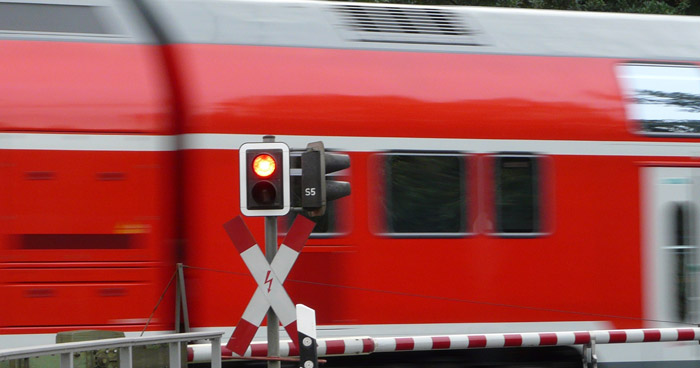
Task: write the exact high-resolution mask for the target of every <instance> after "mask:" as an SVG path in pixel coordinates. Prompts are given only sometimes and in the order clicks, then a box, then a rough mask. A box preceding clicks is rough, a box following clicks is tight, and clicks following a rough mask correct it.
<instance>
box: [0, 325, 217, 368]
mask: <svg viewBox="0 0 700 368" xmlns="http://www.w3.org/2000/svg"><path fill="white" fill-rule="evenodd" d="M223 334H224V332H223V331H215V332H188V333H179V334H169V335H156V336H145V337H121V338H116V339H103V340H93V341H79V342H68V343H62V344H53V345H41V346H30V347H23V348H15V349H5V350H0V362H4V361H8V360H15V359H25V358H33V357H38V356H44V355H60V361H61V366H60V367H61V368H73V354H75V353H80V352H84V351H91V350H104V349H118V350H119V368H133V359H132V349H133V347H134V346H143V345H156V344H168V345H169V362H170V364H169V367H170V368H181V367H182V364H181V363H182V350H181V348H180V346H181V343H182V342H188V341H197V340H209V344H202V345H201V346H209V345H210V350H209V351H208V354H211V355H210V359H208V361H209V360H211V366H212V368H221V337H222V336H223Z"/></svg>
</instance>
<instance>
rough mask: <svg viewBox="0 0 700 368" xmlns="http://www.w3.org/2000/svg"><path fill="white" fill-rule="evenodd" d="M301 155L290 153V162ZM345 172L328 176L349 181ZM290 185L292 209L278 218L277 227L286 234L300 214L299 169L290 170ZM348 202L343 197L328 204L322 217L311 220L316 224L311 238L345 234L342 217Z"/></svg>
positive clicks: (296, 152)
mask: <svg viewBox="0 0 700 368" xmlns="http://www.w3.org/2000/svg"><path fill="white" fill-rule="evenodd" d="M301 153H302V151H298V150H295V151H292V152H290V156H291V160H292V161H295V160H297V159H300V157H301ZM347 172H348V171H347V170H342V171H339V172H337V173H332V174H330V175H331V176H332V177H333V178H334V179H335V180H341V181H349V180H350V178H349V177H348V174H347ZM290 185H291V188H292V190H291V192H292V193H291V196H292V198H291V205H292V209H291V210H290V211H289V214H288V215H287V216H282V217H280V218H279V221H278V226H279V229H280V230H281V232H282V233H286V231H287V230H289V227H290V226H291V225H292V223H293V222H294V219H295V218H296V217H297V216H298V215H299V213H301V209H300V207H301V189H299V188H301V169H292V170H291V173H290ZM295 188H296V189H295ZM348 201H349V197H344V198H340V199H337V200H335V201H331V202H328V203H327V205H326V212H325V213H324V214H323V215H322V216H319V217H314V218H312V220H313V221H315V222H316V226H315V227H314V229H313V231H312V232H311V238H331V237H336V236H341V235H343V234H345V233H347V232H348V230H349V229H348V226H349V224H348V222H347V221H345V219H346V218H347V217H348V216H343V214H346V212H347V208H348Z"/></svg>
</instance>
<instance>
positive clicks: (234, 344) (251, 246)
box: [224, 136, 350, 368]
mask: <svg viewBox="0 0 700 368" xmlns="http://www.w3.org/2000/svg"><path fill="white" fill-rule="evenodd" d="M289 156H290V155H289V147H288V146H287V145H286V144H284V143H281V142H275V141H274V137H273V136H265V137H263V142H262V143H245V144H243V145H242V146H241V147H240V148H239V170H240V171H239V173H240V203H241V213H242V214H243V215H245V216H252V217H256V216H257V217H265V256H264V258H265V261H266V262H267V263H265V261H263V260H261V259H262V255H261V254H259V253H260V251H259V248H258V247H257V244H255V240H254V239H253V237H252V235H251V234H250V232H249V231H248V229H247V227H246V226H245V224H244V223H243V221H242V219H240V218H235V219H233V220H231V221H229V222H227V223H226V224H224V228H225V229H226V231H227V232H228V234H229V237H231V239H232V240H233V242H234V245H236V248H237V249H238V250H239V252H240V253H241V257H243V260H244V262H245V263H246V266H248V268H249V269H250V271H251V273H252V274H253V277H254V278H256V282H257V283H258V290H257V291H256V294H255V295H253V298H252V299H251V302H250V304H249V305H248V308H246V310H245V312H244V313H243V317H242V318H241V321H240V322H239V323H238V325H237V326H236V329H235V330H234V333H233V335H232V336H231V339H230V341H229V343H228V344H227V347H228V348H230V349H231V350H232V351H234V352H235V353H237V354H239V355H240V356H242V355H243V354H244V353H245V350H246V349H247V348H248V345H250V342H251V341H252V338H253V336H254V335H255V331H257V328H258V327H259V325H260V323H262V319H263V315H261V314H260V313H261V312H262V309H263V308H265V307H267V308H268V309H267V344H268V357H279V346H280V345H279V323H280V319H279V318H278V313H282V317H283V318H282V323H283V325H284V327H285V329H286V330H287V332H288V333H289V334H290V337H291V338H292V341H294V342H295V344H296V345H297V348H301V347H300V346H299V343H298V336H296V335H297V328H296V319H294V320H293V321H291V320H290V318H289V312H290V310H289V309H294V306H293V304H292V303H291V299H290V298H289V296H288V295H287V293H286V291H284V288H283V286H282V283H283V282H284V279H285V278H286V276H287V274H288V273H289V271H290V270H291V267H292V265H293V263H294V261H295V260H296V257H297V256H298V254H299V253H301V248H302V247H303V243H304V242H305V241H306V239H307V238H308V236H309V235H310V233H311V231H312V230H313V227H314V223H313V222H311V221H309V220H308V219H305V218H300V219H297V220H296V221H295V222H294V224H292V227H291V228H290V230H289V233H288V234H287V238H285V241H283V244H282V246H283V247H286V248H285V252H284V255H283V254H280V256H277V250H278V249H277V217H279V216H284V215H286V214H288V213H289V211H290V208H291V203H290V202H291V197H292V196H291V188H290V159H289ZM348 167H350V157H349V156H348V155H345V154H337V153H326V152H325V149H324V146H323V142H314V143H310V144H309V145H308V146H307V150H306V151H305V152H304V153H303V154H302V158H301V169H302V180H301V183H302V184H301V187H300V188H295V189H294V190H295V191H299V194H300V196H301V198H302V201H301V204H300V206H301V209H303V210H304V212H305V214H306V215H308V216H310V217H314V216H321V215H323V214H324V213H325V208H326V204H327V202H328V201H332V200H335V199H338V198H342V197H344V196H347V195H349V194H350V183H347V182H340V181H334V180H327V178H326V175H327V174H330V173H332V172H335V171H339V170H342V169H346V168H348ZM297 224H298V225H297ZM288 238H291V239H289V240H288ZM287 243H289V244H287ZM290 244H291V247H290ZM289 249H291V251H290V250H289ZM256 251H257V252H256ZM281 256H282V257H284V259H280V258H281ZM265 271H267V274H266V275H265V276H264V277H263V276H262V275H263V274H265ZM261 272H262V273H261ZM273 285H274V287H275V288H276V290H275V291H274V292H272V288H273ZM265 289H267V290H266V291H265ZM261 294H262V295H261ZM276 310H277V312H276ZM294 318H295V317H294ZM279 367H280V361H278V360H277V361H274V360H270V361H268V368H279Z"/></svg>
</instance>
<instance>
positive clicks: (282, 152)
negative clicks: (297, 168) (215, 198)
mask: <svg viewBox="0 0 700 368" xmlns="http://www.w3.org/2000/svg"><path fill="white" fill-rule="evenodd" d="M239 166H240V198H241V213H243V214H244V215H246V216H284V215H286V214H287V213H288V212H289V197H290V196H289V193H290V189H289V147H288V146H287V145H286V144H284V143H280V142H269V143H268V142H265V143H245V144H243V145H242V146H241V147H240V148H239Z"/></svg>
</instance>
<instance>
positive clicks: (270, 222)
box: [263, 135, 281, 368]
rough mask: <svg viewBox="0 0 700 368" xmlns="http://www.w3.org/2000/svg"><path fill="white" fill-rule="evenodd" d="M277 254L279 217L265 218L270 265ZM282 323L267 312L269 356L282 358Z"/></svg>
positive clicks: (273, 365) (275, 364)
mask: <svg viewBox="0 0 700 368" xmlns="http://www.w3.org/2000/svg"><path fill="white" fill-rule="evenodd" d="M274 141H275V136H272V135H266V136H264V137H263V142H265V143H272V142H274ZM276 254H277V217H276V216H265V259H267V262H268V263H270V264H271V263H272V260H273V259H275V255H276ZM279 325H280V322H279V318H277V314H275V311H274V310H273V309H272V307H270V308H269V309H268V310H267V356H269V357H279V356H280V328H279ZM280 367H281V362H280V361H274V360H269V361H268V362H267V368H280Z"/></svg>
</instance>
